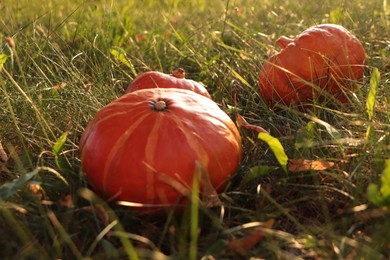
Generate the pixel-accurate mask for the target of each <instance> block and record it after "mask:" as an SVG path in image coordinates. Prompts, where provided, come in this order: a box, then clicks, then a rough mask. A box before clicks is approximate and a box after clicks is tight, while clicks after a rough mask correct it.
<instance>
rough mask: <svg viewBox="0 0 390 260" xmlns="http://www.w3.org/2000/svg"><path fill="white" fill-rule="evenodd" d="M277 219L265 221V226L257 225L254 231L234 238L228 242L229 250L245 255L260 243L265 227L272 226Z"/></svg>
mask: <svg viewBox="0 0 390 260" xmlns="http://www.w3.org/2000/svg"><path fill="white" fill-rule="evenodd" d="M274 223H275V220H274V219H270V220H268V221H267V222H264V226H261V227H256V228H254V229H253V230H252V232H251V233H250V234H249V235H247V236H245V237H242V238H239V239H232V240H230V241H229V242H228V248H229V250H231V251H233V252H236V253H239V254H241V255H245V254H246V252H247V251H248V250H251V249H252V248H253V247H254V246H255V245H256V244H258V243H259V242H260V241H261V240H262V239H263V237H264V232H263V229H264V228H268V229H269V228H272V226H273V225H274Z"/></svg>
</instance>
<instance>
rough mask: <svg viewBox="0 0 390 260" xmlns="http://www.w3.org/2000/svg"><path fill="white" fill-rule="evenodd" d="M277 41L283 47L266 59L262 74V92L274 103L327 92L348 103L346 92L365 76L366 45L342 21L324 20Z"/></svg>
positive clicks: (302, 99)
mask: <svg viewBox="0 0 390 260" xmlns="http://www.w3.org/2000/svg"><path fill="white" fill-rule="evenodd" d="M276 43H277V44H278V45H279V47H280V48H281V51H280V52H279V53H277V54H275V55H273V56H271V57H270V58H269V59H268V61H267V62H265V63H264V65H263V68H262V70H261V72H260V77H259V90H260V94H261V96H262V98H263V100H264V101H265V102H266V103H267V104H268V105H269V106H271V107H272V106H274V105H275V104H276V103H278V102H280V103H282V104H285V105H294V104H298V105H301V104H303V103H305V102H307V101H312V100H313V99H315V98H318V97H324V96H333V97H335V98H336V99H338V100H339V101H340V102H342V103H347V102H348V98H347V96H346V95H345V94H346V93H348V92H351V91H353V90H355V89H356V84H355V83H356V82H357V81H361V80H362V78H363V74H364V69H365V64H366V52H365V50H364V47H363V45H362V44H361V43H360V42H359V40H358V39H357V38H356V37H355V36H354V35H353V34H351V33H350V32H349V31H347V30H346V29H345V28H344V27H342V26H340V25H335V24H321V25H318V26H314V27H311V28H309V29H307V30H305V31H304V32H302V33H301V34H299V35H298V36H297V37H296V38H295V39H289V38H287V37H284V36H282V37H280V38H279V39H278V40H277V42H276Z"/></svg>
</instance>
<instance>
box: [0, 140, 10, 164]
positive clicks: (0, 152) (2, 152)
mask: <svg viewBox="0 0 390 260" xmlns="http://www.w3.org/2000/svg"><path fill="white" fill-rule="evenodd" d="M0 159H1V160H2V161H3V162H6V161H8V156H7V153H6V152H5V150H4V148H3V145H2V144H1V142H0Z"/></svg>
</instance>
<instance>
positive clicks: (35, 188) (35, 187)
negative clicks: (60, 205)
mask: <svg viewBox="0 0 390 260" xmlns="http://www.w3.org/2000/svg"><path fill="white" fill-rule="evenodd" d="M29 189H30V192H31V193H32V194H34V196H36V197H37V198H38V199H40V200H41V199H42V198H43V190H42V187H41V185H39V184H36V183H31V184H30V185H29Z"/></svg>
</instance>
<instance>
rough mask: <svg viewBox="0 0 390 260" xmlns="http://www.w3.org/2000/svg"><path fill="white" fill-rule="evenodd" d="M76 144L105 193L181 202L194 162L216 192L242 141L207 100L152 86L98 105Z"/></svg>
mask: <svg viewBox="0 0 390 260" xmlns="http://www.w3.org/2000/svg"><path fill="white" fill-rule="evenodd" d="M80 151H81V161H82V169H83V172H84V173H85V175H86V178H87V181H88V182H89V184H90V185H91V186H92V188H93V189H94V190H95V192H96V193H97V194H99V195H100V196H102V197H103V198H105V199H109V200H116V201H118V200H120V201H128V202H134V203H142V204H155V205H162V204H177V203H178V204H180V203H183V201H186V200H185V199H184V197H185V193H188V192H189V191H190V190H191V187H192V183H193V176H194V174H195V172H196V171H197V169H198V171H199V166H197V167H196V165H200V166H201V168H203V169H204V170H205V172H206V173H207V174H208V179H209V182H208V185H209V184H211V185H212V186H213V187H214V188H215V189H216V190H217V191H221V190H222V189H223V188H224V186H225V184H226V182H227V181H228V180H229V178H230V176H231V175H232V174H234V173H235V171H236V169H237V167H238V165H239V162H240V159H241V154H242V146H241V138H240V135H239V132H238V130H237V128H236V126H235V124H234V123H233V121H232V120H231V119H230V117H229V116H228V115H227V114H226V113H225V112H223V111H222V110H221V109H220V108H219V107H218V105H217V104H216V103H215V102H213V101H212V100H211V99H208V98H206V97H204V96H201V95H197V94H194V93H193V92H192V91H189V90H182V89H163V88H157V89H143V90H138V91H135V92H132V93H128V94H125V95H123V96H122V97H120V98H119V99H117V100H114V101H113V102H111V103H110V104H108V105H107V106H105V107H104V108H102V109H101V110H100V111H99V112H98V113H97V114H96V115H95V117H94V118H93V119H92V120H91V121H90V123H89V124H88V126H87V127H86V129H85V132H84V133H83V135H82V137H81V140H80ZM206 179H207V178H206ZM201 185H202V184H201ZM207 187H210V186H207ZM146 209H149V208H146Z"/></svg>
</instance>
